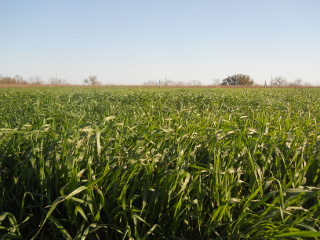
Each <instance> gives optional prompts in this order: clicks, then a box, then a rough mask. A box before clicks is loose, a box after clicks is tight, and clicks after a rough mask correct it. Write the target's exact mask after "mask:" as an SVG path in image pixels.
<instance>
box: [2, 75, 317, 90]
mask: <svg viewBox="0 0 320 240" xmlns="http://www.w3.org/2000/svg"><path fill="white" fill-rule="evenodd" d="M212 81H213V82H212V84H211V85H214V86H218V85H221V86H253V85H255V83H254V80H253V79H252V78H251V77H250V76H249V75H246V74H234V75H231V76H228V77H226V78H224V79H222V81H221V80H220V79H213V80H212ZM83 82H84V84H86V85H91V86H96V85H101V84H102V83H101V82H100V81H98V77H97V76H95V75H90V76H88V77H87V78H86V79H84V81H83ZM0 84H37V85H39V84H50V85H68V84H69V83H68V82H67V81H66V80H64V79H61V78H58V77H51V78H49V79H48V81H47V82H44V81H43V80H42V79H41V78H40V77H39V76H33V77H31V78H29V80H26V79H24V78H23V77H22V76H20V75H16V76H15V77H3V76H1V75H0ZM143 85H145V86H159V87H161V86H167V87H169V86H201V85H202V83H201V82H200V81H198V80H190V81H188V82H185V81H173V80H171V79H167V78H165V79H163V80H149V81H147V82H145V83H144V84H143ZM303 85H304V86H311V85H310V84H307V83H304V84H303V82H302V80H301V79H300V78H298V79H295V80H294V81H292V82H290V81H287V80H286V79H285V78H284V77H282V76H277V77H274V78H271V81H270V83H269V84H267V82H266V81H265V84H264V86H265V87H267V86H272V87H292V86H294V87H295V86H303Z"/></svg>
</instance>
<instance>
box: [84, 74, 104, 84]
mask: <svg viewBox="0 0 320 240" xmlns="http://www.w3.org/2000/svg"><path fill="white" fill-rule="evenodd" d="M84 83H86V84H90V85H91V86H95V85H100V84H101V82H99V81H98V77H97V76H94V75H91V76H89V77H88V78H86V79H85V80H84Z"/></svg>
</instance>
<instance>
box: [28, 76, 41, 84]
mask: <svg viewBox="0 0 320 240" xmlns="http://www.w3.org/2000/svg"><path fill="white" fill-rule="evenodd" d="M29 82H30V83H32V84H43V81H42V79H41V78H40V77H39V76H33V77H31V78H29Z"/></svg>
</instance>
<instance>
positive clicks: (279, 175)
mask: <svg viewBox="0 0 320 240" xmlns="http://www.w3.org/2000/svg"><path fill="white" fill-rule="evenodd" d="M0 192H1V193H0V236H2V238H1V239H12V238H15V239H79V240H80V239H81V240H83V239H278V238H279V239H283V238H285V237H291V239H305V238H306V237H310V238H311V239H317V238H318V237H320V198H319V196H320V89H319V88H314V89H311V88H310V89H308V88H297V89H268V88H248V89H247V88H211V89H205V88H194V89H193V88H190V89H187V88H184V89H179V88H117V87H114V88H106V87H101V88H78V87H61V88H58V87H57V88H56V87H53V88H49V87H41V88H40V87H39V88H3V89H0Z"/></svg>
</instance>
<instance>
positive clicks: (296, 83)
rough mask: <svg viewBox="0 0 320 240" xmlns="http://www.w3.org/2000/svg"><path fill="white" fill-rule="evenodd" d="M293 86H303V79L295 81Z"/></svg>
mask: <svg viewBox="0 0 320 240" xmlns="http://www.w3.org/2000/svg"><path fill="white" fill-rule="evenodd" d="M293 85H294V86H301V85H302V79H300V78H297V79H296V80H294V82H293Z"/></svg>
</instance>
